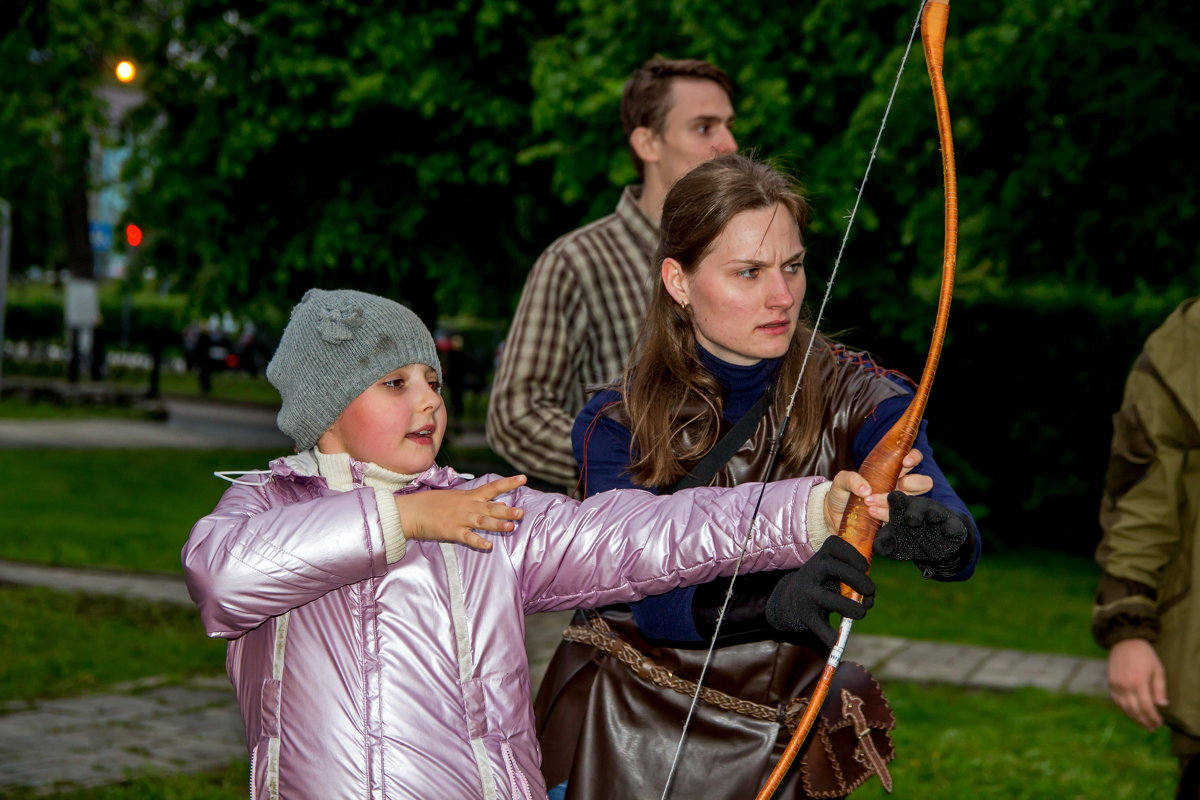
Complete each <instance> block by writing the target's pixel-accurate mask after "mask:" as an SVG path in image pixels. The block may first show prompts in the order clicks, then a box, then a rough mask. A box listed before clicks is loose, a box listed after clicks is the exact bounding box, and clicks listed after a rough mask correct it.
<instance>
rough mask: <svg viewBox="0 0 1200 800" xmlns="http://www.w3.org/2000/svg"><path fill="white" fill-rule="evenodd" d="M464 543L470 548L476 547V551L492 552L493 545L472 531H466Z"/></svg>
mask: <svg viewBox="0 0 1200 800" xmlns="http://www.w3.org/2000/svg"><path fill="white" fill-rule="evenodd" d="M462 543H463V544H465V545H467V546H468V547H474V548H475V549H476V550H491V549H492V543H491V542H489V541H488V540H487V539H485V538H483V537H482V536H480V535H479V534H477V533H475V532H474V531H472V530H466V531H464V533H463V538H462Z"/></svg>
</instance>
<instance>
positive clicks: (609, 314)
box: [487, 56, 737, 491]
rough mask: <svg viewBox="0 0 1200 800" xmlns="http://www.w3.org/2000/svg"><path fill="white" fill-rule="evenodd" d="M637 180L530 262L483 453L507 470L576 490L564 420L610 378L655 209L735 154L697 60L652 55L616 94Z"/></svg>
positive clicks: (651, 272)
mask: <svg viewBox="0 0 1200 800" xmlns="http://www.w3.org/2000/svg"><path fill="white" fill-rule="evenodd" d="M621 124H622V127H623V128H624V131H625V136H626V139H627V141H628V143H629V151H630V155H631V157H632V158H633V163H634V166H636V167H637V170H638V174H639V175H640V176H641V177H642V181H643V183H642V184H641V185H640V186H637V185H635V186H627V187H625V191H624V192H623V193H622V195H621V200H620V202H618V203H617V209H616V212H615V213H613V214H609V215H608V216H606V217H603V218H602V219H598V220H596V221H595V222H592V223H590V224H588V225H585V226H584V227H582V228H578V229H576V230H574V231H571V232H570V233H568V234H566V235H565V236H562V237H561V238H559V239H558V240H556V241H555V242H554V243H553V244H551V245H550V246H549V247H548V248H546V251H545V252H544V253H542V256H541V258H539V259H538V261H537V263H536V264H534V266H533V269H532V270H531V271H530V273H529V277H528V279H527V280H526V282H525V288H524V290H523V291H522V293H521V301H520V303H519V304H518V305H517V313H516V316H515V317H514V318H513V324H512V327H511V328H510V329H509V332H508V338H507V339H506V340H505V343H504V352H503V354H502V356H501V360H500V366H499V368H498V369H497V370H496V379H495V382H494V385H493V387H492V396H491V402H490V403H489V405H488V419H487V436H488V443H489V444H490V445H491V446H492V448H493V449H494V450H495V451H496V452H497V453H499V454H500V455H501V456H503V457H504V458H505V459H507V460H508V462H509V463H510V464H512V465H513V466H514V467H515V468H516V469H518V470H520V471H522V472H524V473H526V474H528V475H531V476H533V477H534V478H538V479H540V480H542V481H545V482H546V483H548V484H550V485H551V486H553V487H556V488H563V487H565V488H566V489H567V490H568V491H571V490H573V489H574V488H575V484H576V481H577V475H576V469H575V456H574V454H573V452H572V450H571V426H572V425H573V424H574V422H575V415H576V414H577V413H579V410H580V409H582V408H583V405H584V402H585V401H586V397H585V394H584V389H585V387H587V386H590V385H593V384H599V383H608V382H611V381H613V380H616V379H617V378H618V377H619V376H620V374H621V370H622V368H623V367H624V364H625V359H626V357H627V356H628V355H629V352H630V350H632V348H633V343H634V340H635V339H636V337H637V332H638V329H639V328H640V327H641V323H642V316H643V314H644V312H645V309H646V302H647V301H648V299H649V296H650V288H651V287H652V286H653V282H654V281H655V280H657V279H658V270H657V269H656V268H655V266H654V265H652V264H651V260H652V259H653V256H654V249H655V247H656V246H657V245H658V222H659V220H660V219H661V217H662V204H663V200H664V199H665V198H666V196H667V192H668V191H670V189H671V187H672V186H673V185H674V184H675V181H676V180H677V179H679V178H680V177H682V176H683V175H684V174H685V173H687V172H688V171H689V170H690V169H691V168H692V167H694V166H696V165H697V164H699V163H701V162H702V161H706V160H708V159H710V158H714V157H716V156H718V155H723V154H725V153H731V152H733V151H735V150H736V149H737V142H735V141H734V138H733V131H732V130H731V128H732V125H733V84H732V82H731V81H730V80H729V76H728V75H726V74H725V73H724V72H723V71H721V70H720V69H718V68H717V67H715V66H713V65H712V64H709V63H707V62H704V61H695V60H669V59H663V58H660V57H657V56H656V57H654V58H652V59H650V60H649V61H647V62H646V63H645V64H643V65H642V66H641V67H640V68H639V69H637V70H636V71H635V72H634V73H633V75H632V76H631V77H630V78H629V80H628V81H627V82H626V84H625V90H624V93H623V94H622V96H621Z"/></svg>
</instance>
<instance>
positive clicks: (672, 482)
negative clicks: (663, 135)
mask: <svg viewBox="0 0 1200 800" xmlns="http://www.w3.org/2000/svg"><path fill="white" fill-rule="evenodd" d="M807 216H808V206H807V204H806V202H805V200H804V199H803V197H802V196H801V194H800V192H799V190H798V188H797V187H796V186H795V185H794V184H793V183H792V182H791V181H790V180H789V179H788V178H786V177H785V176H783V175H782V174H780V173H779V172H777V171H775V170H774V169H772V168H771V167H769V166H767V165H764V164H761V163H757V162H755V161H753V160H751V159H748V158H746V157H744V156H739V155H736V154H734V155H726V156H721V157H719V158H716V159H714V160H712V161H709V162H706V163H704V164H702V165H700V166H698V167H697V168H695V169H694V170H693V171H692V172H690V173H688V174H687V175H686V176H684V177H683V178H682V179H680V180H679V181H678V182H677V183H676V184H675V186H674V188H673V189H672V190H671V192H670V194H669V195H668V197H667V199H666V202H665V204H664V208H663V217H662V232H661V238H660V240H659V246H658V251H657V255H656V259H655V263H656V264H657V265H659V267H660V272H661V281H660V283H659V284H658V286H657V287H656V289H655V290H654V293H653V295H652V298H651V301H650V307H649V309H648V311H647V316H646V319H645V321H644V323H643V326H642V330H641V333H640V337H639V340H638V344H637V347H636V349H635V351H634V353H633V354H632V356H631V359H630V361H629V363H628V365H627V367H626V370H625V375H624V377H623V379H622V382H621V384H620V385H618V386H615V387H610V388H608V389H605V390H602V391H600V392H599V393H597V394H596V395H595V396H594V397H593V398H592V400H591V401H590V402H589V403H588V405H587V406H586V407H585V408H584V410H583V411H582V412H581V413H580V415H579V417H578V419H577V420H576V422H575V427H574V437H573V438H574V447H575V456H576V459H577V460H578V462H579V466H580V473H581V481H582V484H583V489H584V492H585V494H586V495H592V494H595V493H596V492H602V491H605V490H608V489H614V488H619V487H620V488H628V487H640V488H643V489H648V490H650V491H652V492H656V493H667V492H672V491H675V490H676V489H679V488H683V487H684V486H691V485H697V484H699V485H704V484H709V485H714V486H731V485H736V484H740V483H743V482H747V481H758V480H779V479H782V478H786V477H790V476H795V475H805V474H823V475H832V474H834V473H835V472H837V471H838V470H843V469H854V468H856V467H857V466H858V464H859V463H860V462H861V461H862V459H863V458H864V457H865V456H866V454H867V453H868V452H870V450H871V448H872V446H874V444H875V443H876V441H878V440H879V438H880V437H881V436H882V435H883V434H884V433H885V432H886V431H887V430H888V429H889V428H890V427H891V425H892V424H893V422H895V421H896V420H897V419H898V418H899V417H900V415H901V414H902V413H903V411H904V409H905V408H906V407H907V405H908V402H909V400H910V398H911V388H910V386H909V385H908V384H907V383H906V382H905V380H904V379H902V377H901V376H898V375H896V374H894V373H891V372H889V371H887V370H884V369H882V368H881V367H879V366H877V365H876V364H875V363H874V362H873V361H872V360H871V358H870V357H868V356H866V355H864V354H861V353H851V352H848V351H846V350H845V349H844V348H842V347H840V346H839V345H836V344H834V343H833V342H831V341H830V340H828V339H826V338H824V337H822V336H819V335H816V336H814V334H813V331H812V329H811V328H810V327H809V326H808V325H807V323H806V321H805V319H804V318H803V317H802V315H801V306H802V303H803V300H804V291H805V274H804V253H805V250H804V244H803V238H802V235H801V231H802V230H803V227H804V224H805V222H806V219H807ZM806 352H808V353H809V355H808V358H807V364H805V354H806ZM802 371H803V374H801V373H802ZM798 376H799V377H800V378H801V380H800V383H799V389H798V392H797V394H796V397H795V402H794V405H793V407H792V409H791V413H790V416H789V417H788V419H787V425H786V426H784V425H783V422H784V419H783V417H784V414H785V410H786V408H787V406H788V401H789V397H790V395H791V393H792V388H793V386H794V385H795V384H796V381H797V378H798ZM781 427H785V429H786V433H785V435H784V436H783V438H782V441H781V442H780V443H779V445H778V454H777V458H776V459H775V460H772V458H771V455H770V454H771V451H772V449H773V447H772V446H773V442H774V440H775V438H776V437H777V436H778V433H779V430H780V428H781ZM916 449H917V450H919V451H920V453H922V454H923V460H922V461H921V463H920V464H919V466H917V467H916V469H914V470H913V471H912V473H910V474H908V475H906V476H905V477H902V478H901V480H900V484H899V486H898V489H899V490H901V491H897V492H893V493H892V494H891V495H889V498H888V500H889V507H890V518H891V520H892V521H891V522H890V523H889V524H888V525H886V526H884V528H883V529H882V530H881V531H880V532H879V534H878V536H877V537H876V552H877V553H880V554H882V555H886V556H889V557H892V558H895V559H897V560H908V561H912V562H914V563H915V564H916V565H917V566H918V567H920V568H921V570H922V571H923V573H924V575H925V577H928V578H934V579H937V580H947V581H957V580H965V579H966V578H968V577H970V575H971V574H972V572H973V571H974V568H975V563H976V561H977V559H978V556H979V536H978V534H977V533H976V528H975V524H974V521H973V520H972V518H971V516H970V514H969V512H968V511H967V509H966V506H965V505H964V504H963V502H962V501H961V500H960V499H959V498H958V496H957V495H956V494H955V493H954V491H953V489H951V488H950V486H949V485H948V483H947V482H946V479H945V477H944V475H943V474H942V472H941V470H940V469H939V468H938V466H937V463H936V462H935V461H934V459H933V454H932V452H931V450H930V447H929V443H928V441H927V439H926V437H925V434H924V432H923V431H922V433H921V435H920V436H919V437H918V439H917V443H916ZM909 464H910V466H911V462H909ZM843 547H844V548H849V545H848V544H846V543H845V542H843V541H841V540H840V539H838V538H837V537H836V536H835V537H831V538H830V540H829V541H827V542H826V543H825V545H824V546H823V547H822V548H821V550H820V552H819V553H818V555H817V556H815V557H814V559H815V558H827V559H836V558H838V557H840V556H841V548H843ZM807 577H808V576H807V574H806V573H805V572H804V571H795V572H773V573H760V574H756V575H746V576H742V577H739V578H737V579H736V580H735V581H734V583H733V592H732V595H731V599H730V603H729V606H728V609H727V611H726V613H725V616H724V619H723V621H722V622H721V624H720V629H719V635H718V636H717V640H716V647H715V650H714V653H713V657H712V659H711V663H710V665H709V667H708V671H707V673H706V674H705V676H704V680H703V687H704V689H703V693H702V694H701V699H700V702H698V703H697V704H696V709H695V712H694V716H693V717H692V720H691V723H690V727H689V729H688V732H687V738H686V743H685V744H684V745H683V747H682V748H679V747H678V745H679V741H680V735H681V729H682V726H683V720H684V719H685V718H686V717H687V716H688V709H689V707H690V705H691V703H692V695H693V694H694V693H695V689H696V683H695V681H696V680H697V679H698V677H699V676H700V673H701V670H702V668H703V664H704V661H705V656H706V652H707V649H708V645H709V642H710V640H711V639H712V638H713V636H714V632H716V631H717V619H718V614H719V612H720V608H721V605H722V603H723V602H724V600H725V597H726V594H727V590H728V588H729V580H728V579H724V580H720V581H717V582H713V583H709V584H706V585H703V586H699V587H692V588H689V589H681V590H678V591H673V592H671V593H669V594H666V595H661V596H658V597H650V598H647V599H645V600H642V601H640V602H638V603H635V604H633V605H632V606H620V607H609V608H606V609H603V610H601V611H600V612H599V613H596V612H590V613H587V614H583V613H581V614H577V616H576V618H575V620H574V621H573V623H572V625H571V627H570V628H569V629H568V630H567V632H566V633H565V634H564V638H566V639H567V641H565V642H563V643H562V644H560V646H559V648H558V651H557V652H556V654H555V657H554V660H553V662H552V663H551V665H550V668H549V671H548V672H547V675H546V677H545V679H544V680H543V682H542V685H541V689H540V692H539V695H538V699H537V713H538V730H539V736H540V738H541V745H542V749H543V771H544V774H545V777H546V783H547V786H550V787H554V788H552V790H551V794H550V796H551V798H555V797H566V798H568V800H596V799H598V798H612V797H638V798H642V797H660V796H663V792H664V787H665V785H666V782H667V780H668V776H671V793H670V796H672V797H704V798H708V799H709V800H713V799H717V798H732V797H743V796H748V792H750V793H752V792H753V790H754V788H755V787H757V786H758V785H759V784H760V783H761V781H762V779H763V778H764V777H765V776H766V774H767V773H768V772H769V771H770V769H771V766H772V764H773V763H774V760H775V757H777V756H778V754H779V753H780V752H782V750H783V748H784V747H785V746H786V744H787V740H788V737H789V735H790V731H789V728H788V726H789V723H794V721H795V719H796V718H797V717H798V716H799V714H800V713H802V710H803V702H804V698H805V697H806V696H807V694H809V693H810V691H811V688H810V686H809V685H810V684H811V683H812V682H813V681H814V680H815V678H816V677H817V675H818V674H819V672H820V668H821V666H822V664H823V663H824V661H825V658H826V656H827V655H828V651H829V648H830V647H831V646H832V644H833V642H834V640H835V632H834V630H833V628H832V627H831V626H830V624H829V619H828V617H829V613H830V612H831V611H838V613H842V612H841V610H840V609H839V608H837V607H836V604H835V603H832V602H828V601H823V600H822V598H824V597H827V596H828V594H829V593H828V592H827V591H823V590H824V589H825V587H823V586H821V585H814V582H813V581H811V580H807ZM804 601H808V602H804ZM785 607H788V608H792V609H797V608H798V609H801V612H800V613H795V612H792V613H784V612H783V611H782V609H784V608H785ZM849 666H850V668H848V665H847V664H843V665H842V669H841V670H840V671H839V673H838V682H837V683H835V685H834V687H833V691H831V692H830V695H829V698H830V699H829V700H828V701H827V702H826V707H825V709H824V710H823V712H822V717H821V722H820V723H819V724H818V726H817V730H816V731H815V732H814V735H813V736H811V737H810V740H809V744H808V746H807V747H806V751H805V752H803V753H802V754H801V758H800V760H799V761H798V762H797V766H796V767H794V768H793V770H792V773H791V774H790V776H789V778H788V779H787V782H786V783H785V784H784V785H783V787H782V788H781V789H780V791H779V792H778V793H777V796H778V797H785V798H802V797H816V796H820V797H840V796H845V795H847V794H849V793H850V792H851V791H853V790H854V789H855V788H857V787H858V786H859V785H861V783H863V782H864V781H865V780H867V779H868V778H869V777H870V775H871V774H873V773H880V777H881V779H884V780H885V783H887V782H888V781H890V778H888V777H887V775H886V773H887V767H886V763H887V761H888V760H890V758H891V757H892V755H893V749H892V744H891V739H890V736H889V733H888V731H889V730H890V728H891V727H892V726H893V725H894V721H893V718H892V715H891V710H890V708H888V706H887V704H886V700H885V699H884V698H883V695H882V692H881V691H880V689H879V686H878V684H877V683H876V682H875V681H874V679H873V678H872V677H871V675H870V674H869V673H868V672H866V670H864V669H863V668H862V667H859V666H858V665H849ZM842 689H845V690H846V694H845V695H843V694H842V692H841V690H842ZM846 698H849V700H846ZM844 700H846V702H845V703H844V702H843V701H844ZM859 700H861V701H862V703H861V705H859V704H858V703H857V701H859ZM844 706H845V708H843V707H844ZM855 709H858V710H857V711H856V710H855ZM814 740H819V741H820V745H816V744H814V743H813V742H814ZM677 750H679V751H680V752H679V754H678V761H677V763H674V768H672V765H673V762H676V758H677ZM564 784H565V786H564Z"/></svg>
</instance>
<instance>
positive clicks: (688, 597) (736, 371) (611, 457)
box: [571, 345, 979, 642]
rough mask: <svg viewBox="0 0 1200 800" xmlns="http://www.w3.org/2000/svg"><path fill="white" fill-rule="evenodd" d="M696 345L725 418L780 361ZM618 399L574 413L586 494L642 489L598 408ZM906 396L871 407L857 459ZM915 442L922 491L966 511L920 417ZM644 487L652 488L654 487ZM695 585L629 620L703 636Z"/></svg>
mask: <svg viewBox="0 0 1200 800" xmlns="http://www.w3.org/2000/svg"><path fill="white" fill-rule="evenodd" d="M696 351H697V354H698V355H699V356H700V361H701V363H702V364H703V365H704V367H705V368H706V369H707V370H708V371H709V372H711V373H712V375H713V377H714V378H716V379H717V382H718V383H719V384H720V385H721V387H722V388H723V389H724V392H725V406H724V409H723V411H722V417H723V418H724V419H725V421H726V422H729V423H734V422H737V421H738V420H739V419H741V417H742V415H743V414H745V413H746V412H747V411H749V410H750V408H751V406H753V405H754V404H755V403H756V402H757V401H758V398H759V397H761V396H762V393H763V392H764V391H766V390H767V388H768V387H769V386H770V385H771V381H772V379H773V378H774V376H775V371H776V369H778V367H779V361H780V359H777V358H773V359H766V360H763V361H760V362H758V363H757V364H752V365H750V366H742V365H739V364H730V363H729V362H727V361H722V360H721V359H719V358H717V357H716V356H714V355H712V354H711V353H709V352H708V351H707V350H705V349H704V348H703V347H700V346H699V345H697V346H696ZM892 380H895V381H896V383H898V384H900V385H901V386H904V387H905V388H906V389H907V388H909V387H908V386H907V384H905V383H904V382H903V381H901V380H900V379H899V378H895V377H893V378H892ZM619 399H620V395H619V394H618V393H617V392H616V391H613V390H611V389H606V390H604V391H601V392H598V393H596V394H595V395H594V396H593V397H592V399H591V400H590V401H589V402H588V404H587V405H586V406H584V409H583V411H581V412H580V413H579V416H578V417H576V419H575V427H574V429H573V430H572V432H571V441H572V444H573V446H574V449H575V460H576V461H577V462H578V463H579V468H580V473H581V480H582V485H583V490H584V494H585V495H587V496H591V495H593V494H596V493H597V492H603V491H607V490H609V489H634V488H637V489H645V487H643V486H638V485H637V484H635V483H634V482H633V478H632V477H631V476H630V474H629V473H628V471H627V467H628V466H629V461H630V456H629V453H630V447H631V445H632V437H631V435H630V432H629V429H628V428H626V427H625V426H624V425H622V424H620V423H619V422H615V421H614V420H612V419H611V418H609V417H607V416H604V415H603V414H601V413H600V411H601V410H602V409H603V408H604V406H606V405H608V404H609V403H613V402H615V401H617V400H619ZM911 399H912V394H911V391H910V392H909V393H908V394H906V395H902V396H900V397H893V398H890V399H888V400H885V401H883V402H882V403H880V404H879V406H878V407H877V408H876V409H875V413H874V414H872V415H871V416H870V417H869V418H868V419H867V420H865V421H864V422H863V425H862V427H861V428H860V429H859V431H858V434H857V435H856V436H855V437H854V442H853V444H852V453H853V457H854V462H855V463H856V464H861V463H862V460H863V459H864V458H866V457H867V454H868V453H870V452H871V448H872V447H874V446H875V444H876V442H878V441H879V440H880V439H881V438H882V437H883V435H884V434H885V433H887V432H888V430H890V429H891V427H892V425H893V424H895V422H896V420H897V419H899V418H900V416H901V415H902V414H903V413H904V410H905V409H906V408H908V404H909V401H910V400H911ZM914 447H915V448H916V449H917V450H920V451H921V452H922V453H923V454H924V456H925V458H924V460H923V461H922V462H921V464H920V466H918V467H917V468H916V469H914V470H913V472H915V473H919V474H922V475H928V476H930V477H931V478H933V489H932V490H931V491H930V492H929V494H928V495H927V496H928V497H930V498H932V499H934V500H937V501H938V502H940V503H942V504H943V505H945V506H946V507H948V508H951V509H954V510H955V511H961V512H963V513H966V514H968V515H969V514H970V512H969V511H967V507H966V505H965V504H964V503H963V501H962V500H961V499H959V497H958V495H957V494H955V493H954V490H953V489H952V488H951V487H950V484H949V483H948V482H947V481H946V476H945V475H944V474H943V473H942V470H941V468H940V467H938V465H937V462H936V461H935V460H934V458H933V451H932V449H931V448H930V446H929V440H928V439H927V438H926V435H925V423H924V422H922V423H921V431H920V434H919V435H918V436H917V441H916V444H915V445H914ZM827 477H832V476H827ZM649 491H652V492H656V490H654V489H650V490H649ZM656 493H657V492H656ZM978 558H979V549H978V541H977V544H976V552H975V558H974V559H972V561H971V563H970V564H969V565H968V566H967V567H965V568H964V569H963V570H962V571H961V572H959V573H958V574H957V575H954V576H953V577H951V578H947V579H945V580H966V579H967V578H969V577H970V576H971V574H972V573H973V572H974V571H975V562H976V561H977V560H978ZM695 591H696V587H694V586H690V587H686V588H682V589H676V590H675V591H673V592H668V593H667V594H664V595H659V596H657V597H647V598H646V599H645V600H642V601H640V602H637V603H634V604H633V616H634V620H635V621H636V622H637V625H638V627H639V628H640V629H641V630H642V632H643V633H645V634H646V635H647V636H649V637H650V638H652V639H662V640H668V641H678V642H698V641H701V639H702V637H701V636H700V634H699V633H697V632H696V626H695V623H694V622H693V620H692V596H693V595H694V594H695Z"/></svg>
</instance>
